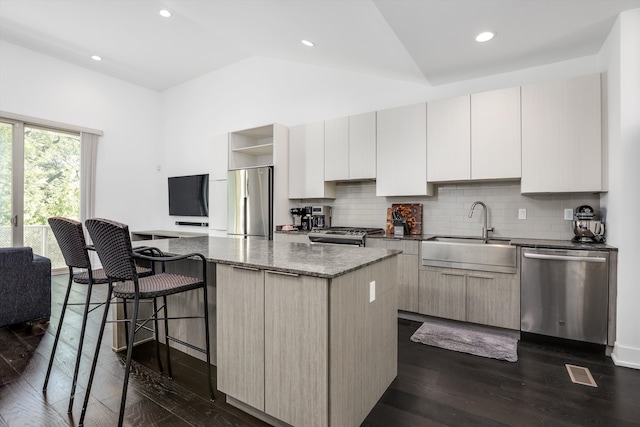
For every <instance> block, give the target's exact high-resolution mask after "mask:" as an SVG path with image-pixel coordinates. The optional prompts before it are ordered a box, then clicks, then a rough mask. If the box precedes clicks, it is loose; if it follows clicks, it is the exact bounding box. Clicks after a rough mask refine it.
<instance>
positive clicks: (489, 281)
mask: <svg viewBox="0 0 640 427" xmlns="http://www.w3.org/2000/svg"><path fill="white" fill-rule="evenodd" d="M419 280H420V291H419V292H420V294H419V295H420V299H419V308H418V312H419V313H421V314H426V315H429V316H436V317H443V318H446V319H454V320H462V321H466V322H472V323H479V324H483V325H490V326H497V327H501V328H508V329H516V330H519V329H520V280H519V279H518V274H507V273H492V272H485V271H474V270H462V269H457V268H442V267H420V278H419Z"/></svg>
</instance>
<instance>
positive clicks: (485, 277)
mask: <svg viewBox="0 0 640 427" xmlns="http://www.w3.org/2000/svg"><path fill="white" fill-rule="evenodd" d="M469 277H472V278H474V279H487V280H493V279H495V277H489V276H475V275H472V274H470V275H469Z"/></svg>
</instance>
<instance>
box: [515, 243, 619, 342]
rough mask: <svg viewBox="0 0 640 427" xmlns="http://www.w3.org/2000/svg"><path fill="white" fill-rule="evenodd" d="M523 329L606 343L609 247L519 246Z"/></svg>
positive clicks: (521, 325)
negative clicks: (578, 248) (554, 247)
mask: <svg viewBox="0 0 640 427" xmlns="http://www.w3.org/2000/svg"><path fill="white" fill-rule="evenodd" d="M520 304H521V311H520V314H521V324H520V329H521V330H522V331H523V332H532V333H537V334H541V335H548V336H553V337H560V338H568V339H572V340H577V341H586V342H591V343H597V344H606V343H607V319H608V307H609V252H607V251H592V250H561V249H534V248H522V270H521V300H520Z"/></svg>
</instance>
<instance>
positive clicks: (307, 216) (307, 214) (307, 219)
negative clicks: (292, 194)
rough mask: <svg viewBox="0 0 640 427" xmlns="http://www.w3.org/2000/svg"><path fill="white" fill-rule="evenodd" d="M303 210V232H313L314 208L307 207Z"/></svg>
mask: <svg viewBox="0 0 640 427" xmlns="http://www.w3.org/2000/svg"><path fill="white" fill-rule="evenodd" d="M300 209H302V230H305V231H311V229H312V228H313V206H305V207H304V208H300Z"/></svg>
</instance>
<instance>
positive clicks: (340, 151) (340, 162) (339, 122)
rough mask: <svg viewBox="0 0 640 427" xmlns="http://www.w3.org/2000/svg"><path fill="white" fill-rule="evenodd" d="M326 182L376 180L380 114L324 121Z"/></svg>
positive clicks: (366, 114) (365, 114) (372, 113)
mask: <svg viewBox="0 0 640 427" xmlns="http://www.w3.org/2000/svg"><path fill="white" fill-rule="evenodd" d="M324 143H325V145H324V153H325V156H324V161H325V164H324V178H325V180H326V181H346V180H362V179H375V177H376V113H375V112H371V113H364V114H358V115H355V116H349V117H342V118H339V119H332V120H327V121H325V122H324Z"/></svg>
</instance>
